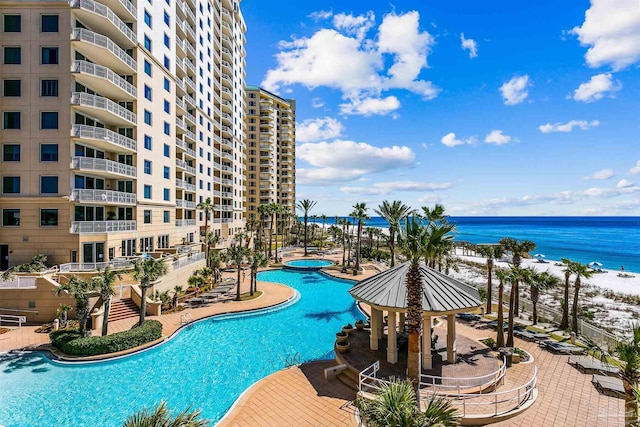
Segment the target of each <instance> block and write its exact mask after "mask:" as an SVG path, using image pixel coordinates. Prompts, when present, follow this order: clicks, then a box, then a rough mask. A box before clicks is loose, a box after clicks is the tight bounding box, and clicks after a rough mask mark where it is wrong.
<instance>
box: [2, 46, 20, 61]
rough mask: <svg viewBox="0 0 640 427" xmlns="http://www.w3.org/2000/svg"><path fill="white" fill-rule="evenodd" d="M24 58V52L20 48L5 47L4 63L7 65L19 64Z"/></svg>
mask: <svg viewBox="0 0 640 427" xmlns="http://www.w3.org/2000/svg"><path fill="white" fill-rule="evenodd" d="M21 57H22V50H21V48H19V47H5V48H4V63H5V64H19V63H20V61H21Z"/></svg>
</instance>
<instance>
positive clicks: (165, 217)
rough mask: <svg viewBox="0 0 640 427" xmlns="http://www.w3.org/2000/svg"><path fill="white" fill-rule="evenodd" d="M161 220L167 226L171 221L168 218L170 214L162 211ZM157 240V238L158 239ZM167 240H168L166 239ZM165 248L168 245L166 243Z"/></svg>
mask: <svg viewBox="0 0 640 427" xmlns="http://www.w3.org/2000/svg"><path fill="white" fill-rule="evenodd" d="M162 219H163V220H164V223H165V224H168V223H169V221H170V220H171V216H170V212H169V211H163V212H162ZM168 237H169V236H167V238H168ZM158 239H159V237H158ZM167 240H168V239H167ZM158 246H160V244H158ZM166 247H169V244H168V243H167V245H166Z"/></svg>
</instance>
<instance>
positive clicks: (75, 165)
mask: <svg viewBox="0 0 640 427" xmlns="http://www.w3.org/2000/svg"><path fill="white" fill-rule="evenodd" d="M71 169H75V170H81V171H91V172H93V173H94V174H95V175H99V176H104V177H107V178H112V177H113V178H121V177H128V178H136V168H135V166H129V165H125V164H123V163H118V162H114V161H112V160H107V159H96V158H94V157H80V156H76V157H72V158H71Z"/></svg>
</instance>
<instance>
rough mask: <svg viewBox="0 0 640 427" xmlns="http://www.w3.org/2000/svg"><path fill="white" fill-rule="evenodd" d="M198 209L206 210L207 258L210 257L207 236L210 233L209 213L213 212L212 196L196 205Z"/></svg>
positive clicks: (205, 238) (205, 235) (205, 237)
mask: <svg viewBox="0 0 640 427" xmlns="http://www.w3.org/2000/svg"><path fill="white" fill-rule="evenodd" d="M196 208H197V209H198V210H201V211H202V212H204V240H205V248H206V249H205V250H206V256H207V259H209V242H208V240H207V236H208V233H209V213H210V212H213V210H214V204H213V203H212V201H211V197H207V198H206V199H205V200H204V202H200V203H198V204H197V205H196Z"/></svg>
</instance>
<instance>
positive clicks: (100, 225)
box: [69, 221, 136, 234]
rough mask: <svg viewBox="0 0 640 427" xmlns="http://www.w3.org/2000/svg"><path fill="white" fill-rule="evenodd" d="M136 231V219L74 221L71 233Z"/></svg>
mask: <svg viewBox="0 0 640 427" xmlns="http://www.w3.org/2000/svg"><path fill="white" fill-rule="evenodd" d="M127 231H136V222H135V221H72V222H71V229H70V230H69V233H71V234H104V233H123V232H127Z"/></svg>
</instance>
